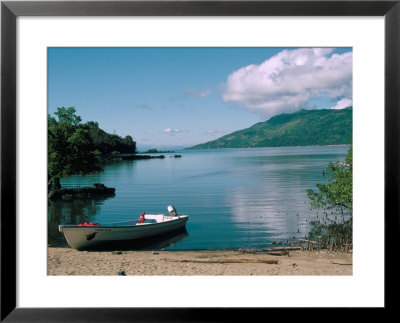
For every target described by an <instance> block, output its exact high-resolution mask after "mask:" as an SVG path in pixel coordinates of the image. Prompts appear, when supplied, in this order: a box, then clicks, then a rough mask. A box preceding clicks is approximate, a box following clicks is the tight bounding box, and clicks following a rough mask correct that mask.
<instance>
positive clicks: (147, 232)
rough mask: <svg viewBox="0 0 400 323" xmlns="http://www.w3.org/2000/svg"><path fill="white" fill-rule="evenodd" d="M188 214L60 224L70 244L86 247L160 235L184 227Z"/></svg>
mask: <svg viewBox="0 0 400 323" xmlns="http://www.w3.org/2000/svg"><path fill="white" fill-rule="evenodd" d="M187 220H188V216H185V215H182V216H178V217H176V218H174V219H172V220H169V221H165V222H159V223H152V224H146V223H144V224H140V225H127V226H107V225H104V226H103V225H101V226H77V225H59V231H60V232H62V233H63V234H64V236H65V239H66V240H67V242H68V244H69V246H70V247H71V248H74V249H78V250H79V249H86V248H91V247H96V246H99V245H104V244H107V243H110V242H123V241H125V240H130V241H132V240H136V239H143V238H149V237H152V236H158V235H162V234H165V233H169V232H173V231H177V230H180V229H183V228H184V227H185V225H186V222H187Z"/></svg>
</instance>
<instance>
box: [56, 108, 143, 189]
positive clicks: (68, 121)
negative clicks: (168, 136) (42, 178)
mask: <svg viewBox="0 0 400 323" xmlns="http://www.w3.org/2000/svg"><path fill="white" fill-rule="evenodd" d="M54 115H55V116H54V117H53V116H51V115H50V114H49V115H48V180H49V183H53V184H54V185H55V186H56V187H58V186H59V181H60V178H61V177H63V176H68V175H72V174H80V175H84V174H87V173H90V172H94V171H100V170H101V167H100V160H101V158H102V157H104V156H106V155H109V154H115V153H135V152H136V142H135V141H134V140H133V139H132V137H131V136H126V137H125V138H122V137H120V136H118V135H116V134H109V133H107V132H105V131H104V130H102V129H100V128H99V124H98V123H97V122H93V121H89V122H87V123H82V119H81V117H80V116H78V115H76V110H75V108H74V107H68V108H65V107H61V108H58V109H57V111H56V112H55V113H54Z"/></svg>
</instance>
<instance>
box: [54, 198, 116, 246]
mask: <svg viewBox="0 0 400 323" xmlns="http://www.w3.org/2000/svg"><path fill="white" fill-rule="evenodd" d="M109 198H113V197H96V198H91V199H75V200H69V201H50V200H49V202H48V244H51V245H64V244H66V241H65V238H64V235H63V234H62V233H61V232H59V231H58V225H59V224H79V223H84V222H95V217H96V214H97V213H99V211H100V209H101V206H102V205H103V203H104V201H105V200H107V199H109Z"/></svg>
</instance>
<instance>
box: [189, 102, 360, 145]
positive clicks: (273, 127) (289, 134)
mask: <svg viewBox="0 0 400 323" xmlns="http://www.w3.org/2000/svg"><path fill="white" fill-rule="evenodd" d="M352 119H353V107H348V108H346V109H341V110H332V109H329V110H300V111H297V112H294V113H283V114H279V115H277V116H274V117H272V118H271V119H269V120H267V121H264V122H259V123H256V124H255V125H253V126H251V127H250V128H247V129H243V130H239V131H235V132H233V133H231V134H229V135H225V136H223V137H221V138H218V139H216V140H213V141H209V142H206V143H203V144H199V145H196V146H193V147H190V148H189V149H207V148H246V147H280V146H314V145H338V144H350V143H351V140H352V139H351V137H352V133H353V122H352Z"/></svg>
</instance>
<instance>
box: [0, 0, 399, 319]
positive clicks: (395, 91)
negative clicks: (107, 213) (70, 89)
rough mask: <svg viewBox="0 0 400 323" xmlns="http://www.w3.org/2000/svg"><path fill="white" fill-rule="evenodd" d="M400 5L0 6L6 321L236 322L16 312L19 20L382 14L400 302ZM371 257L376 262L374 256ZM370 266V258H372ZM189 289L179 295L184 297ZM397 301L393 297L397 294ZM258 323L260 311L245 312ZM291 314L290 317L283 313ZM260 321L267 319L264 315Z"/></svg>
mask: <svg viewBox="0 0 400 323" xmlns="http://www.w3.org/2000/svg"><path fill="white" fill-rule="evenodd" d="M399 2H400V1H399V0H395V1H386V0H380V1H368V0H362V1H332V0H331V1H329V0H328V1H324V0H322V1H321V0H317V1H273V0H272V1H268V0H264V1H41V2H39V1H26V2H25V1H2V2H1V242H0V243H1V285H0V289H1V321H4V322H131V321H134V322H142V321H147V322H150V321H151V322H169V321H174V322H189V321H197V322H200V321H213V322H219V321H236V320H237V319H238V317H239V316H238V315H237V314H238V313H237V311H241V312H240V313H241V314H242V313H243V310H244V309H239V308H235V309H231V308H214V309H204V308H202V309H200V308H198V309H196V308H157V309H154V308H18V307H16V299H17V292H16V286H17V285H16V283H17V282H16V270H17V265H16V230H17V227H16V201H17V196H16V192H17V183H16V163H17V155H16V129H17V124H16V82H17V79H16V36H17V33H16V19H17V17H19V16H382V17H384V19H385V112H384V113H385V147H384V148H385V156H384V158H385V175H384V181H385V225H384V226H385V306H384V309H385V310H390V309H393V308H394V307H395V306H396V304H395V303H396V302H393V299H391V296H390V295H391V293H390V290H391V289H392V288H393V287H396V286H398V285H399V284H398V283H399V278H398V275H395V274H392V270H393V269H392V268H393V266H394V262H393V260H394V258H395V257H393V255H396V251H397V250H395V249H396V246H395V244H393V243H390V241H391V239H392V238H393V237H394V236H396V234H398V233H399V227H400V221H399V206H400V202H399V201H400V194H399V179H400V172H399V170H400V167H399V165H400V158H399V157H400V149H399V124H400V113H399V112H400V64H399V62H400V47H399V44H400V3H399ZM371 258H373V257H371ZM371 260H372V259H371ZM184 294H185V293H184V291H183V292H182V295H183V297H184ZM392 297H393V296H392ZM248 310H251V311H255V313H253V312H252V313H250V314H249V315H251V316H248V318H247V319H248V320H249V319H250V320H255V319H256V317H257V315H258V311H260V310H261V309H258V310H256V309H248ZM285 313H286V312H285ZM260 315H264V314H263V313H260Z"/></svg>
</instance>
